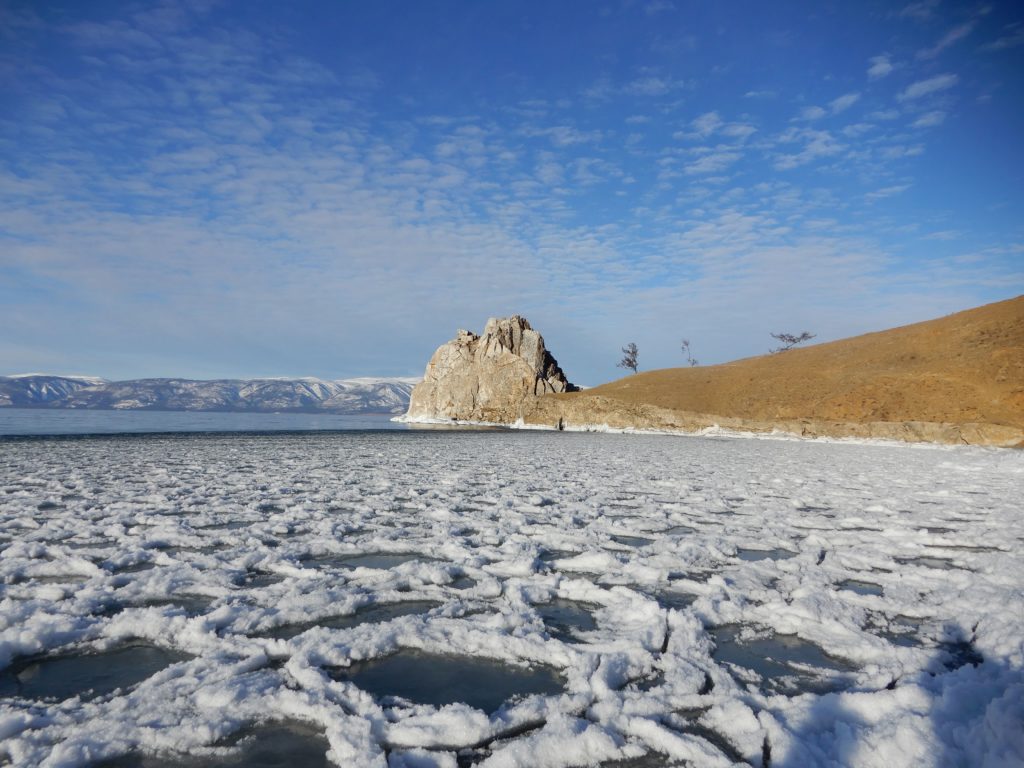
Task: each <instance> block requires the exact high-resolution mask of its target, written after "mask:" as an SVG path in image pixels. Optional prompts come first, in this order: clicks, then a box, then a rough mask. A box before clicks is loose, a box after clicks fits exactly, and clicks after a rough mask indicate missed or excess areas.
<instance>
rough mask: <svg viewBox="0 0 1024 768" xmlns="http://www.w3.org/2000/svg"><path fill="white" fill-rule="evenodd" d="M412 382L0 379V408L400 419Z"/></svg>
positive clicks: (44, 376) (42, 376)
mask: <svg viewBox="0 0 1024 768" xmlns="http://www.w3.org/2000/svg"><path fill="white" fill-rule="evenodd" d="M417 381H419V380H418V379H412V378H392V379H387V378H381V379H376V378H361V379H341V380H338V381H324V380H322V379H314V378H302V379H213V380H210V381H198V380H193V379H130V380H128V381H106V380H105V379H98V378H94V377H90V376H52V375H48V374H37V373H30V374H22V375H18V376H0V407H5V406H6V407H11V408H95V409H113V410H149V411H247V412H278V411H303V412H317V413H341V414H346V413H348V414H352V413H404V412H405V410H406V408H407V407H408V405H409V395H410V393H411V392H412V388H413V386H414V385H415V384H416V383H417Z"/></svg>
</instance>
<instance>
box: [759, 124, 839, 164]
mask: <svg viewBox="0 0 1024 768" xmlns="http://www.w3.org/2000/svg"><path fill="white" fill-rule="evenodd" d="M779 140H780V142H781V143H784V144H787V143H797V142H799V143H803V145H804V146H803V149H801V150H800V151H799V152H796V153H790V154H783V155H779V156H778V157H776V159H775V168H776V169H777V170H780V171H786V170H791V169H793V168H797V167H799V166H801V165H806V164H808V163H811V162H814V161H815V160H820V159H822V158H826V157H831V156H833V155H836V154H839V153H840V152H841V151H842V150H843V145H842V144H840V143H839V142H838V141H836V140H835V138H834V137H833V136H832V134H831V133H829V132H828V131H817V130H813V129H811V128H803V129H800V130H795V129H793V130H790V131H787V132H786V133H784V134H783V135H782V136H781V137H780V139H779Z"/></svg>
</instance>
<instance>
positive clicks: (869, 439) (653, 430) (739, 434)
mask: <svg viewBox="0 0 1024 768" xmlns="http://www.w3.org/2000/svg"><path fill="white" fill-rule="evenodd" d="M725 420H726V419H722V421H725ZM391 421H393V422H395V423H398V424H407V425H409V426H412V427H415V426H422V427H430V426H435V427H469V428H484V429H508V430H513V429H514V430H523V431H530V430H533V431H539V432H576V433H583V432H589V433H603V434H614V435H661V436H666V437H691V438H692V437H721V438H728V439H733V440H779V441H791V442H817V443H826V444H846V445H879V446H890V447H896V446H900V447H914V448H932V449H955V448H1011V449H1012V448H1018V449H1019V448H1022V447H1024V445H1021V444H1020V443H1014V444H999V443H989V442H973V443H972V442H967V441H966V440H963V439H961V440H959V441H952V440H947V441H939V440H926V439H917V440H910V439H900V438H898V437H885V436H859V435H849V434H846V435H844V434H826V433H824V432H814V433H800V432H795V431H792V430H786V429H781V428H779V427H778V426H775V427H773V428H771V429H742V428H736V427H727V426H722V425H721V424H720V423H717V422H715V423H712V424H709V425H707V426H703V427H698V428H695V429H685V428H675V429H673V428H668V427H661V428H657V427H637V426H612V425H610V424H608V423H606V422H604V423H601V422H594V423H578V424H571V423H570V424H567V423H564V422H563V424H562V426H561V427H559V426H557V425H552V424H546V423H531V422H526V421H525V420H524V419H523V417H519V418H518V419H516V420H515V421H514V422H498V421H475V420H468V419H446V418H439V417H429V416H413V417H410V416H408V414H403V415H399V416H395V417H393V418H392V419H391ZM809 423H810V422H809ZM911 424H913V425H928V426H935V427H946V428H949V429H952V430H960V429H961V428H963V427H965V426H971V427H978V426H980V427H988V426H995V427H998V426H999V425H957V424H938V423H935V422H869V423H868V424H864V425H859V424H856V423H849V424H848V426H851V427H864V426H873V425H891V426H892V427H894V428H896V427H906V426H907V425H911ZM1022 439H1024V436H1022Z"/></svg>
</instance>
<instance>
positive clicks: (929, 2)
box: [899, 0, 939, 21]
mask: <svg viewBox="0 0 1024 768" xmlns="http://www.w3.org/2000/svg"><path fill="white" fill-rule="evenodd" d="M938 5H939V0H921V2H917V3H911V4H910V5H906V6H904V7H903V8H902V9H901V10H900V13H899V15H900V16H908V17H910V18H914V19H917V20H918V21H927V20H928V19H930V18H931V17H932V13H933V12H934V11H935V8H936V7H937V6H938Z"/></svg>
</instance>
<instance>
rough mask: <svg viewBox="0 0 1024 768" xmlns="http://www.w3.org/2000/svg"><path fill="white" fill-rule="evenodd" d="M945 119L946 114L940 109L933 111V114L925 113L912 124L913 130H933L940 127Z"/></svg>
mask: <svg viewBox="0 0 1024 768" xmlns="http://www.w3.org/2000/svg"><path fill="white" fill-rule="evenodd" d="M945 119H946V113H945V112H943V111H942V110H941V109H937V110H934V111H933V112H926V113H925V114H923V115H921V116H920V117H919V118H917V120H915V121H914V122H913V124H912V127H913V128H934V127H935V126H937V125H942V123H943V121H944V120H945Z"/></svg>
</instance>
